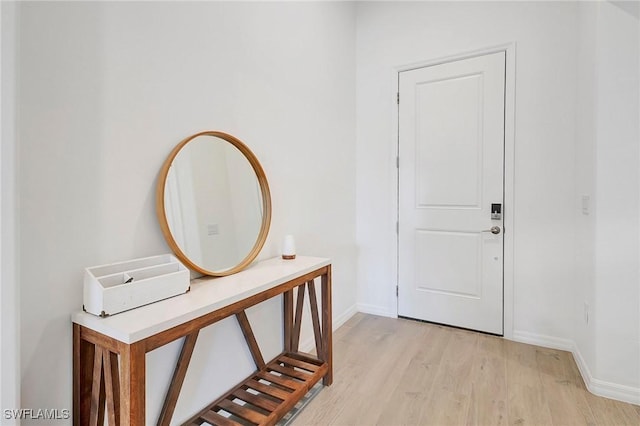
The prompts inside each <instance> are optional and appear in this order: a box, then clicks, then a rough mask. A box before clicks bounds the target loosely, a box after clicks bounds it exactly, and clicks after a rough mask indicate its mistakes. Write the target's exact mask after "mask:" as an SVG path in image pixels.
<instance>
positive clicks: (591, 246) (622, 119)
mask: <svg viewBox="0 0 640 426" xmlns="http://www.w3.org/2000/svg"><path fill="white" fill-rule="evenodd" d="M579 26H580V39H579V50H580V54H579V60H578V67H577V76H578V87H577V89H578V91H577V98H576V111H577V114H576V129H577V133H576V136H577V138H576V195H577V196H576V248H577V251H576V266H577V269H576V283H575V295H574V297H575V300H574V301H575V303H574V308H575V316H574V319H575V332H574V339H575V343H576V355H577V360H578V363H579V366H580V368H581V370H582V372H583V376H584V378H585V382H586V383H587V386H588V387H589V389H591V390H592V391H593V392H595V393H598V394H600V395H604V396H610V397H614V398H618V399H623V400H627V401H630V402H634V403H640V290H639V288H638V282H639V281H640V274H639V268H640V262H639V261H638V257H639V256H640V250H639V242H640V241H639V239H638V235H639V233H640V226H639V222H640V205H639V197H638V193H639V190H640V187H639V182H640V175H639V173H638V170H639V169H640V162H639V155H640V149H639V147H638V140H639V139H640V131H639V128H638V127H639V124H638V123H639V120H638V116H639V114H640V111H639V107H638V99H639V91H640V85H639V78H640V64H639V61H640V58H639V55H638V45H639V42H638V34H639V31H640V26H639V25H638V17H637V16H634V15H633V14H630V13H628V12H626V11H624V9H620V8H618V7H616V6H614V5H612V4H611V3H608V2H597V3H582V4H580V5H579ZM583 195H590V196H591V209H590V213H589V215H584V214H582V211H581V206H580V201H579V199H580V198H581V197H582V196H583ZM585 302H586V303H587V304H588V307H589V308H588V311H589V312H588V320H587V314H586V313H585V309H586V308H585V305H584V304H585Z"/></svg>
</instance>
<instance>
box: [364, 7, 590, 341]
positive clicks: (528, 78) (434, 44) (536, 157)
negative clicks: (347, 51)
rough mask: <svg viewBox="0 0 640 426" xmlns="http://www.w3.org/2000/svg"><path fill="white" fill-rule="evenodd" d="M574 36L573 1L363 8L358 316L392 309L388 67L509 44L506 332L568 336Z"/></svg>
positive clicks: (391, 140) (392, 107) (392, 148)
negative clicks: (512, 49) (510, 248)
mask: <svg viewBox="0 0 640 426" xmlns="http://www.w3.org/2000/svg"><path fill="white" fill-rule="evenodd" d="M576 30H577V18H576V5H575V4H572V3H556V2H554V3H547V2H539V3H526V2H497V3H485V2H470V3H464V2H448V3H445V2H424V3H416V2H406V3H392V2H381V3H377V2H367V3H359V4H358V28H357V79H356V81H357V126H358V128H357V161H358V163H357V192H356V194H357V215H358V221H357V227H358V228H357V240H358V246H359V250H360V255H359V261H358V301H359V303H361V305H360V306H361V307H363V308H364V309H367V310H369V311H372V312H379V313H383V314H389V315H393V314H394V312H395V309H396V308H395V303H396V299H395V297H394V296H395V295H394V287H395V284H396V283H395V270H394V266H393V265H394V261H393V259H394V257H395V256H396V253H395V238H396V235H395V220H396V213H395V208H396V206H395V201H394V188H393V185H394V184H395V176H394V174H395V166H394V162H395V158H394V157H395V146H396V143H397V141H396V137H395V135H394V129H393V114H394V112H395V108H396V106H395V99H394V96H395V91H396V87H395V85H394V82H393V79H392V76H393V69H394V67H398V66H403V65H406V64H411V63H416V62H421V61H426V60H431V59H437V58H441V57H446V56H451V55H455V54H461V53H465V52H471V51H475V50H479V49H484V48H487V47H492V46H497V45H503V44H505V43H511V42H515V43H516V89H515V91H516V105H515V111H516V122H515V132H516V138H515V212H514V214H515V229H514V230H513V232H514V239H515V241H514V243H515V253H514V259H515V271H514V281H515V288H514V300H513V304H514V309H513V311H514V318H513V324H514V325H513V328H514V329H513V330H506V333H507V334H509V333H510V332H513V333H516V334H517V333H528V334H535V335H537V336H552V337H553V338H554V339H556V340H557V339H568V338H569V337H570V336H571V333H572V312H571V310H567V309H566V306H567V305H568V304H569V303H570V302H571V301H572V291H573V288H572V283H573V275H574V237H573V227H574V225H573V220H574V208H575V205H574V199H573V194H574V181H573V175H574V171H573V168H574V167H573V163H574V144H573V140H574V98H575V61H576V53H575V46H576V36H577V33H576ZM506 214H509V213H508V212H507V213H506ZM506 303H510V301H507V302H506Z"/></svg>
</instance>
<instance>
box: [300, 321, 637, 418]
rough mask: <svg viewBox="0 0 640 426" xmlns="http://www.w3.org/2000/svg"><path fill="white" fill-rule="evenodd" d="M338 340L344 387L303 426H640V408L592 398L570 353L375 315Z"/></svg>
mask: <svg viewBox="0 0 640 426" xmlns="http://www.w3.org/2000/svg"><path fill="white" fill-rule="evenodd" d="M334 341H335V346H334V350H335V373H336V374H335V382H334V384H333V386H331V387H328V388H325V389H323V391H322V392H320V393H319V394H318V395H317V396H316V397H315V398H314V399H313V401H311V402H310V403H309V405H307V407H306V408H305V409H304V411H303V412H301V413H300V414H299V415H298V416H297V417H296V418H295V419H294V421H293V425H294V426H310V425H323V426H325V425H434V426H439V425H447V424H452V425H453V424H455V425H478V426H493V425H514V426H526V425H532V426H547V425H549V426H555V425H623V426H624V425H635V426H638V425H640V407H638V406H634V405H631V404H625V403H622V402H618V401H613V400H610V399H606V398H601V397H598V396H595V395H593V394H591V393H590V392H589V391H588V390H587V389H586V387H585V385H584V383H583V381H582V378H581V376H580V373H579V372H578V369H577V366H576V363H575V361H574V360H573V356H572V355H571V354H570V353H568V352H564V351H557V350H553V349H545V348H540V347H537V346H532V345H526V344H522V343H516V342H512V341H509V340H505V339H502V338H499V337H494V336H489V335H485V334H481V333H475V332H471V331H465V330H458V329H454V328H449V327H444V326H439V325H434V324H428V323H421V322H417V321H410V320H404V319H392V318H383V317H376V316H372V315H365V314H356V315H355V316H354V317H353V318H351V319H350V320H349V321H347V323H346V324H344V325H343V326H342V327H341V328H340V329H339V330H337V331H336V332H335V334H334Z"/></svg>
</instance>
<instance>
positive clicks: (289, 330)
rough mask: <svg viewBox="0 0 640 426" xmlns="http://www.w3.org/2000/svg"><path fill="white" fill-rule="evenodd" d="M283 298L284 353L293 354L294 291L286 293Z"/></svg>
mask: <svg viewBox="0 0 640 426" xmlns="http://www.w3.org/2000/svg"><path fill="white" fill-rule="evenodd" d="M282 297H283V302H282V306H283V310H284V312H283V320H282V322H283V323H284V333H283V334H284V351H285V352H291V346H292V336H293V290H289V291H285V292H284V293H283V294H282Z"/></svg>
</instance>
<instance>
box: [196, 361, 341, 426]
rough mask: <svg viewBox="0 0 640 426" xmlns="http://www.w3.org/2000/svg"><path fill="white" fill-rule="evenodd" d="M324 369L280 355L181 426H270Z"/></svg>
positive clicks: (320, 364)
mask: <svg viewBox="0 0 640 426" xmlns="http://www.w3.org/2000/svg"><path fill="white" fill-rule="evenodd" d="M328 368H329V365H328V364H327V363H325V362H322V361H319V360H318V359H315V358H313V357H311V356H307V355H305V354H302V353H295V354H293V353H288V352H283V353H282V354H280V355H279V356H277V357H276V358H275V359H274V360H273V361H271V362H270V363H268V364H267V365H266V366H265V367H264V368H263V369H261V370H259V371H257V372H256V373H254V374H252V375H251V376H249V377H248V378H247V379H246V380H245V381H243V382H242V383H240V384H239V385H237V386H236V387H234V388H233V389H232V390H231V391H229V392H228V393H227V394H226V395H224V396H223V397H221V398H220V399H218V400H216V401H215V402H214V403H212V404H211V405H209V406H208V407H207V408H205V409H204V410H202V411H201V412H200V413H198V414H196V415H195V416H194V417H192V418H191V419H190V420H189V421H187V422H185V423H183V424H184V425H197V426H199V425H202V424H210V425H213V426H227V425H260V426H262V425H274V424H276V423H277V422H278V420H279V419H280V418H282V417H283V416H284V415H285V414H286V413H287V412H288V411H289V410H291V409H292V408H293V407H294V406H295V405H296V403H297V402H298V401H299V400H300V399H301V398H302V397H303V396H304V395H305V394H306V393H307V392H308V391H309V390H310V389H311V388H312V387H313V386H314V385H315V384H316V383H318V382H319V381H320V379H322V378H323V377H324V375H325V374H326V373H327V371H328ZM283 371H284V372H283ZM225 412H226V413H227V414H225Z"/></svg>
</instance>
